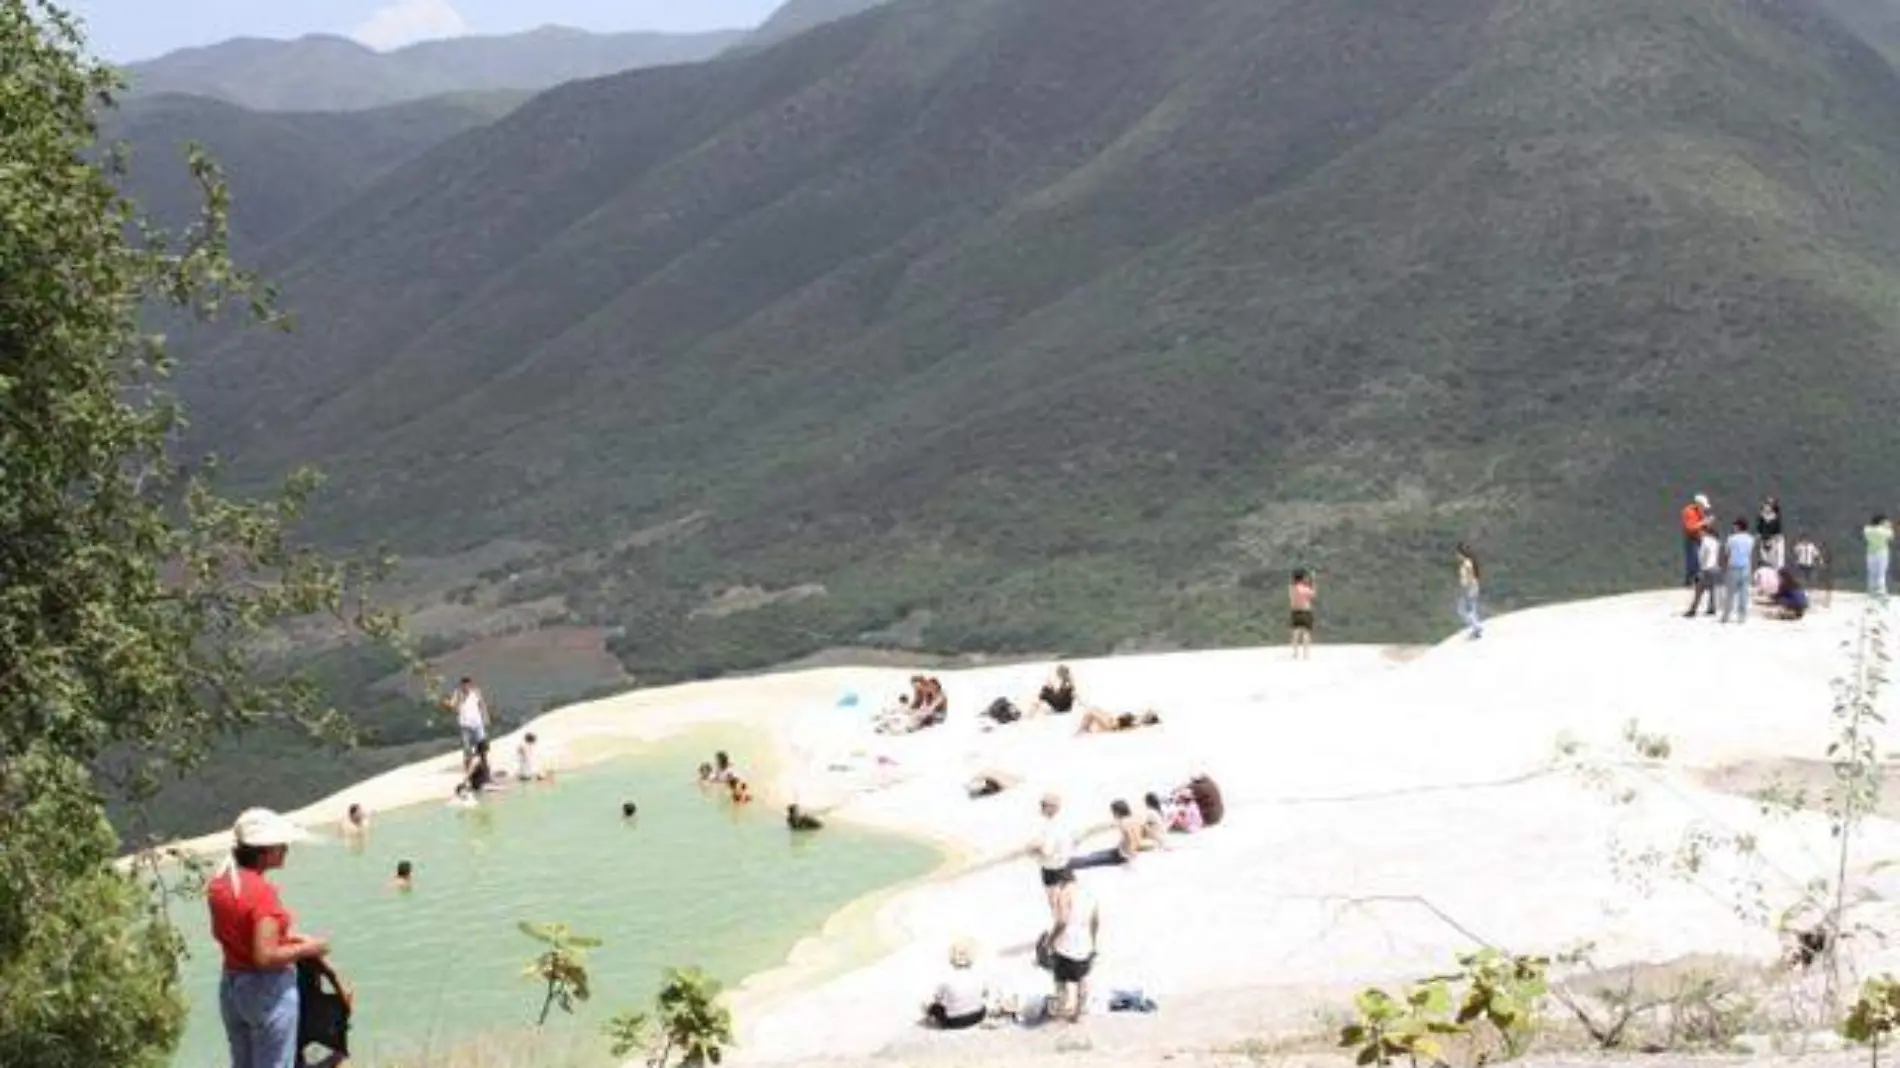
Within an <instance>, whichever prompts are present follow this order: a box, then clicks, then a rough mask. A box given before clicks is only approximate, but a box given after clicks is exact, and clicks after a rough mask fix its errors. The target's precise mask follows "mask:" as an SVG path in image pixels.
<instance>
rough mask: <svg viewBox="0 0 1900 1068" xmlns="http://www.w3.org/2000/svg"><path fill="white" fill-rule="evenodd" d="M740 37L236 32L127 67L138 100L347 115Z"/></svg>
mask: <svg viewBox="0 0 1900 1068" xmlns="http://www.w3.org/2000/svg"><path fill="white" fill-rule="evenodd" d="M744 36H745V33H744V31H740V30H730V31H724V30H722V31H716V32H710V33H692V34H664V33H613V34H595V33H587V32H585V31H582V30H576V29H570V28H568V27H563V26H544V27H542V28H541V29H538V30H531V31H529V32H526V33H518V34H507V35H498V36H487V37H458V38H453V39H450V40H445V41H425V42H422V43H419V44H413V45H409V46H407V47H405V48H398V49H395V50H392V51H389V52H377V51H374V50H372V49H370V48H367V47H365V46H363V45H361V44H358V43H357V42H355V41H352V40H349V39H348V38H344V37H334V36H328V35H312V36H308V37H300V38H298V39H296V40H294V41H274V40H264V39H260V38H251V37H246V38H238V39H236V40H231V41H224V42H221V43H219V44H215V45H209V46H207V47H203V48H186V49H181V50H179V51H177V52H172V53H168V54H166V55H163V56H160V57H158V58H157V59H153V60H148V61H146V62H143V63H133V64H130V65H129V66H127V67H126V70H125V73H126V77H127V79H128V80H129V81H130V85H131V92H132V93H133V94H134V95H138V96H151V95H158V94H164V93H183V94H188V95H193V96H209V97H215V98H217V99H220V100H225V101H228V102H230V103H234V104H239V105H242V106H244V107H248V108H253V109H256V110H260V111H348V110H354V109H359V108H372V107H379V106H383V105H387V104H395V103H400V102H402V101H407V100H420V99H422V98H425V97H432V96H441V95H443V94H445V93H456V92H467V91H471V90H495V89H516V90H524V89H525V90H538V89H545V88H547V87H549V86H551V85H558V84H560V83H562V82H568V81H574V80H576V79H580V78H596V77H600V76H602V75H606V74H616V73H619V72H621V71H627V70H634V69H637V68H640V67H653V66H661V65H664V64H669V63H694V62H698V61H699V60H703V59H709V58H711V57H712V56H715V55H717V54H719V53H720V52H722V51H724V50H725V49H727V48H728V47H730V46H731V45H732V44H734V43H736V42H737V41H739V40H740V39H741V38H742V37H744Z"/></svg>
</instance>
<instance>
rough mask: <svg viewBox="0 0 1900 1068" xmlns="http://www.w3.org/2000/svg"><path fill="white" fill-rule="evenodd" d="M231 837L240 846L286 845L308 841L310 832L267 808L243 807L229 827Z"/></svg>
mask: <svg viewBox="0 0 1900 1068" xmlns="http://www.w3.org/2000/svg"><path fill="white" fill-rule="evenodd" d="M231 835H232V837H234V838H236V839H237V844H238V845H241V846H258V847H268V846H287V845H294V844H295V843H297V842H303V841H308V840H309V838H310V832H309V831H306V830H304V829H303V827H302V826H300V825H299V824H297V823H296V822H295V821H293V820H291V819H290V818H289V817H288V816H281V815H279V814H277V813H275V812H272V811H271V810H270V809H267V808H251V809H245V810H244V813H243V815H241V816H239V817H238V818H237V823H236V824H234V825H232V827H231Z"/></svg>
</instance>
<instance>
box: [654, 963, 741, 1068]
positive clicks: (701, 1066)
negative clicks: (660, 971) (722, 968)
mask: <svg viewBox="0 0 1900 1068" xmlns="http://www.w3.org/2000/svg"><path fill="white" fill-rule="evenodd" d="M654 1009H655V1012H654V1015H655V1017H656V1018H657V1020H658V1023H659V1030H660V1041H661V1046H660V1050H659V1053H658V1054H657V1055H655V1057H654V1060H653V1064H654V1065H656V1066H657V1068H666V1066H667V1065H668V1064H669V1063H671V1061H672V1058H673V1057H674V1056H678V1057H679V1061H678V1063H679V1065H680V1066H681V1068H705V1066H706V1065H708V1064H718V1063H719V1062H720V1061H721V1060H722V1059H723V1058H724V1057H725V1051H726V1047H727V1046H730V1045H732V1011H731V1010H730V1009H728V1008H726V1007H725V1006H724V1005H721V1004H719V983H718V982H717V981H715V980H714V979H712V978H711V977H709V976H708V975H706V973H704V972H702V971H700V970H699V969H698V968H669V969H667V972H666V983H665V985H663V986H661V987H660V992H659V994H658V995H656V996H655V997H654Z"/></svg>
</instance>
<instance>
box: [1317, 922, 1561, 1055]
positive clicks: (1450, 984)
mask: <svg viewBox="0 0 1900 1068" xmlns="http://www.w3.org/2000/svg"><path fill="white" fill-rule="evenodd" d="M1548 965H1549V962H1548V961H1546V960H1544V959H1543V958H1541V957H1519V956H1508V955H1506V954H1504V953H1501V952H1499V951H1498V950H1495V949H1492V948H1488V947H1487V948H1485V949H1482V950H1479V951H1477V952H1475V953H1467V954H1461V955H1460V956H1459V958H1458V966H1459V971H1457V972H1456V973H1454V974H1451V975H1442V976H1436V977H1434V978H1431V979H1427V980H1425V981H1423V982H1420V983H1418V984H1415V985H1413V986H1410V987H1407V988H1406V989H1405V990H1404V991H1402V992H1401V994H1400V995H1399V996H1397V997H1394V996H1393V995H1391V994H1388V993H1386V992H1385V991H1383V990H1380V989H1377V988H1369V989H1367V990H1363V991H1361V992H1360V993H1359V995H1358V996H1357V997H1356V998H1354V1000H1353V1007H1354V1009H1355V1010H1356V1013H1357V1019H1355V1020H1353V1021H1352V1022H1351V1023H1349V1024H1347V1025H1346V1026H1345V1027H1343V1028H1341V1030H1340V1032H1339V1045H1340V1046H1341V1047H1343V1048H1347V1049H1352V1050H1356V1051H1357V1052H1356V1054H1355V1061H1356V1063H1358V1064H1361V1065H1371V1064H1380V1065H1385V1064H1392V1063H1394V1062H1396V1061H1397V1060H1399V1059H1401V1058H1403V1059H1404V1060H1405V1061H1407V1062H1408V1063H1409V1064H1411V1065H1413V1066H1414V1068H1416V1066H1418V1065H1421V1064H1423V1065H1433V1066H1436V1065H1445V1064H1448V1063H1449V1060H1448V1055H1447V1050H1446V1039H1447V1038H1448V1037H1450V1036H1460V1037H1462V1038H1464V1039H1466V1040H1467V1045H1468V1047H1469V1049H1470V1050H1471V1060H1472V1061H1473V1062H1474V1063H1479V1064H1482V1063H1488V1062H1490V1061H1492V1060H1499V1059H1501V1060H1515V1059H1516V1058H1518V1057H1521V1056H1523V1055H1524V1053H1525V1051H1526V1050H1527V1049H1528V1048H1529V1045H1530V1040H1531V1038H1532V1036H1533V1035H1534V1034H1535V1033H1536V1028H1537V1024H1538V1018H1539V1017H1538V1012H1539V1009H1540V1006H1541V1005H1542V1002H1543V999H1544V997H1545V995H1546V994H1548V993H1549V992H1550V991H1549V986H1548V984H1547V982H1546V980H1545V972H1546V970H1547V968H1548Z"/></svg>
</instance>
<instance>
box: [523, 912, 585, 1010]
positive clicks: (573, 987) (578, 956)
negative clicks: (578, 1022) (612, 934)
mask: <svg viewBox="0 0 1900 1068" xmlns="http://www.w3.org/2000/svg"><path fill="white" fill-rule="evenodd" d="M519 926H520V928H521V933H522V934H524V935H527V936H528V937H529V938H532V939H534V940H535V941H537V942H539V943H541V944H542V945H544V946H546V947H548V948H547V949H545V950H542V951H541V953H540V954H538V955H537V956H536V957H535V958H534V959H533V960H531V961H529V962H528V966H527V967H526V968H524V969H522V971H521V974H523V975H525V976H527V977H529V978H530V979H539V980H541V982H542V983H544V984H546V988H545V991H544V994H543V996H542V998H541V1015H540V1016H538V1017H536V1019H535V1021H534V1025H535V1026H536V1027H539V1026H541V1025H542V1024H545V1023H547V1022H548V1013H550V1012H552V1011H553V1010H554V1007H555V1006H556V1005H559V1006H560V1007H561V1011H562V1012H573V1011H574V1003H575V1002H577V1001H586V1000H587V999H588V998H590V997H592V996H593V990H592V988H590V987H589V986H588V979H587V951H588V950H590V949H597V948H599V946H600V939H598V938H589V937H588V936H587V935H583V934H576V933H575V932H574V931H572V930H571V929H569V927H568V926H567V924H564V923H527V922H523V923H521V924H520V925H519Z"/></svg>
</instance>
